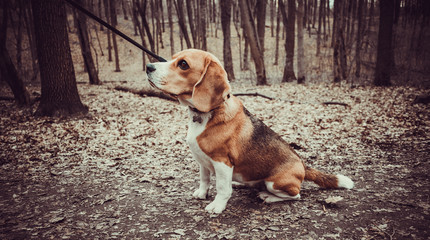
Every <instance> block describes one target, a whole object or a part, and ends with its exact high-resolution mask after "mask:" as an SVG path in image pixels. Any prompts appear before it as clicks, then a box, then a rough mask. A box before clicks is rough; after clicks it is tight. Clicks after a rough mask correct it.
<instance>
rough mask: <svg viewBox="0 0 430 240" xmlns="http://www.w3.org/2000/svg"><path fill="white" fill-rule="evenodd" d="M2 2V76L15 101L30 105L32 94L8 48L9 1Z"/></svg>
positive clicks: (0, 72) (0, 61) (0, 45)
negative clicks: (17, 69) (20, 75)
mask: <svg viewBox="0 0 430 240" xmlns="http://www.w3.org/2000/svg"><path fill="white" fill-rule="evenodd" d="M0 4H1V5H0V6H1V9H2V10H3V17H2V18H1V19H0V21H1V22H0V74H1V75H0V76H1V78H2V79H4V80H5V81H6V83H7V84H8V85H9V86H10V88H11V90H12V93H13V95H14V97H15V101H16V102H17V103H19V104H24V105H28V104H30V94H29V93H28V91H27V89H26V87H25V86H24V83H23V81H22V79H21V78H20V77H19V76H18V72H17V71H16V68H15V65H14V64H13V62H12V59H11V57H10V55H9V52H8V50H7V48H6V39H7V22H8V12H9V6H8V5H9V1H3V2H2V3H0Z"/></svg>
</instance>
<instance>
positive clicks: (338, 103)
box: [323, 102, 349, 107]
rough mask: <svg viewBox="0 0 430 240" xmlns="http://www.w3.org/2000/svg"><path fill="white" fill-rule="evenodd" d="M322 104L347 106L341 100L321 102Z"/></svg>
mask: <svg viewBox="0 0 430 240" xmlns="http://www.w3.org/2000/svg"><path fill="white" fill-rule="evenodd" d="M323 104H325V105H341V106H344V107H349V105H348V104H346V103H342V102H323Z"/></svg>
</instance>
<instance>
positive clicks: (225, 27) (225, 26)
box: [220, 0, 240, 81]
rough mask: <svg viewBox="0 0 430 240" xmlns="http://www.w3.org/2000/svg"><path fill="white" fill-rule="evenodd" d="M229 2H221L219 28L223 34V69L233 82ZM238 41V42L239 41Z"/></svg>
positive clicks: (226, 0) (229, 0)
mask: <svg viewBox="0 0 430 240" xmlns="http://www.w3.org/2000/svg"><path fill="white" fill-rule="evenodd" d="M231 4H232V3H231V0H221V1H220V6H221V26H222V32H223V35H224V37H223V45H224V46H223V59H224V68H225V70H226V72H227V76H228V79H229V80H230V81H231V80H234V79H235V77H234V70H233V57H232V54H231V46H230V38H231V37H230V35H231V34H230V20H231ZM239 41H240V40H239Z"/></svg>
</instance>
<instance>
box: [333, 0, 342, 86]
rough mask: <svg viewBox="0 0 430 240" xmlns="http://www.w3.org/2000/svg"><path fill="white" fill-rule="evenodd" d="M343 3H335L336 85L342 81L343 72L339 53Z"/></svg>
mask: <svg viewBox="0 0 430 240" xmlns="http://www.w3.org/2000/svg"><path fill="white" fill-rule="evenodd" d="M340 5H341V3H340V0H335V1H334V8H333V39H332V44H333V45H332V46H333V81H334V82H335V83H337V82H340V80H341V77H340V75H341V70H340V62H339V54H340V53H339V51H340V37H339V32H340V31H341V30H340V26H339V25H340V24H339V23H340V11H341V6H340Z"/></svg>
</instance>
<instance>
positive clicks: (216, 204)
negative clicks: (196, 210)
mask: <svg viewBox="0 0 430 240" xmlns="http://www.w3.org/2000/svg"><path fill="white" fill-rule="evenodd" d="M212 164H213V166H214V170H215V175H216V176H215V178H216V190H217V194H216V196H215V199H214V200H213V202H211V203H210V204H209V205H208V206H207V207H206V208H205V210H206V211H208V212H210V213H217V214H218V213H221V212H222V211H223V210H224V209H225V207H226V205H227V202H228V200H229V199H230V197H231V194H232V192H233V188H232V185H231V184H232V183H231V182H232V177H233V167H229V166H227V165H226V164H225V163H222V162H216V161H212Z"/></svg>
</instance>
